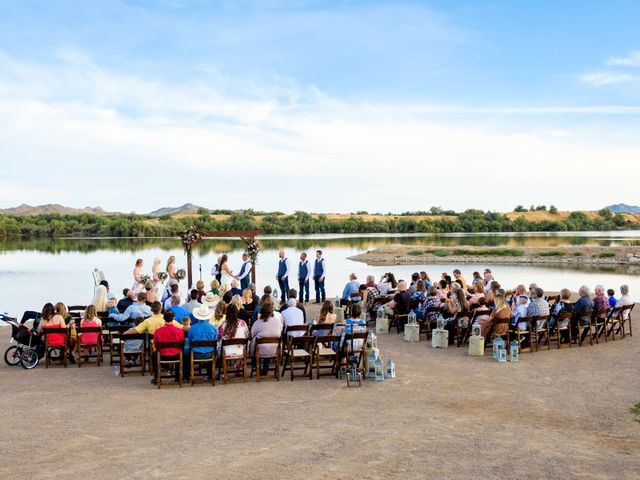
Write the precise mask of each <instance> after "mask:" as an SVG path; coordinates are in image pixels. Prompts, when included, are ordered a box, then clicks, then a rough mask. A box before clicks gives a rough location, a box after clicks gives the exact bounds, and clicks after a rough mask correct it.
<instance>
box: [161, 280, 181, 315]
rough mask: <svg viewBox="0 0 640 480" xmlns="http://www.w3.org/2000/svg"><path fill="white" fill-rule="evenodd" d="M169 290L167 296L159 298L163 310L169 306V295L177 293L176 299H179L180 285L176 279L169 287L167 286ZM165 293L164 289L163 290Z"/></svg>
mask: <svg viewBox="0 0 640 480" xmlns="http://www.w3.org/2000/svg"><path fill="white" fill-rule="evenodd" d="M169 290H170V292H171V294H170V295H169V296H167V297H166V298H164V297H163V298H164V300H161V302H162V308H163V309H164V311H165V312H166V311H167V310H169V309H170V308H171V297H173V296H174V295H177V296H178V299H180V287H179V286H178V283H177V281H176V283H175V284H173V285H171V287H169ZM165 293H166V291H165Z"/></svg>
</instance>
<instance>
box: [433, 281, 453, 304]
mask: <svg viewBox="0 0 640 480" xmlns="http://www.w3.org/2000/svg"><path fill="white" fill-rule="evenodd" d="M436 291H437V294H438V298H439V299H440V301H441V302H445V301H446V300H447V297H448V296H449V292H450V290H449V285H448V284H447V281H446V280H440V281H439V282H438V284H437V287H436Z"/></svg>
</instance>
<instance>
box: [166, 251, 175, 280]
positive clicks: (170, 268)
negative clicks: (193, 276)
mask: <svg viewBox="0 0 640 480" xmlns="http://www.w3.org/2000/svg"><path fill="white" fill-rule="evenodd" d="M167 273H168V274H169V278H172V279H174V280H175V279H176V257H174V256H173V255H171V256H170V257H169V259H168V260H167Z"/></svg>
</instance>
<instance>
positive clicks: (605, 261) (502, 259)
mask: <svg viewBox="0 0 640 480" xmlns="http://www.w3.org/2000/svg"><path fill="white" fill-rule="evenodd" d="M349 260H354V261H357V262H362V263H366V264H367V265H376V266H384V265H413V264H424V263H460V264H465V263H486V264H496V263H499V264H540V265H548V264H553V265H569V266H615V265H625V266H637V267H638V270H639V271H640V247H601V246H582V245H581V246H560V247H514V248H504V247H466V246H465V247H440V246H430V245H385V246H382V247H380V248H377V249H375V250H370V251H368V252H366V253H361V254H358V255H354V256H352V257H349Z"/></svg>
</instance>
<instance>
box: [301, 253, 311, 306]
mask: <svg viewBox="0 0 640 480" xmlns="http://www.w3.org/2000/svg"><path fill="white" fill-rule="evenodd" d="M310 276H311V265H309V260H307V254H306V253H305V252H302V253H301V254H300V262H299V263H298V287H299V288H298V291H299V292H300V293H299V294H298V295H299V298H298V301H299V302H300V303H302V302H303V301H305V302H307V303H309V277H310ZM303 293H304V300H303Z"/></svg>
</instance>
